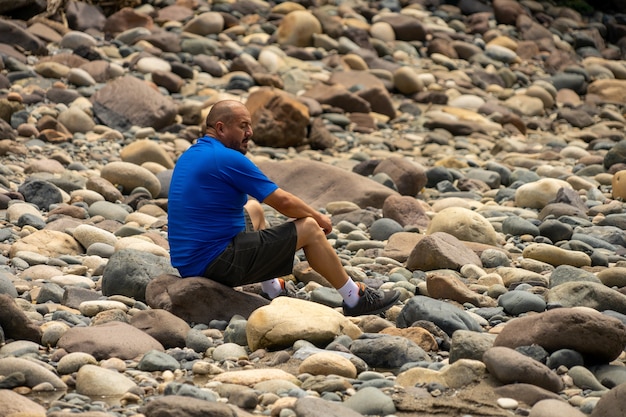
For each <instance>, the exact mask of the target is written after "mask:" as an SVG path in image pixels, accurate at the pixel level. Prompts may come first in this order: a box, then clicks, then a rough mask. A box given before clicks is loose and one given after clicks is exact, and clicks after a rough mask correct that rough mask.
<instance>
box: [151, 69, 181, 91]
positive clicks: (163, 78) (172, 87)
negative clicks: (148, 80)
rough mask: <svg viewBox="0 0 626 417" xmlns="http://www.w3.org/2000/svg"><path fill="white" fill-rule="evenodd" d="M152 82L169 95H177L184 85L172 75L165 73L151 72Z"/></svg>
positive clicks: (178, 78) (177, 77)
mask: <svg viewBox="0 0 626 417" xmlns="http://www.w3.org/2000/svg"><path fill="white" fill-rule="evenodd" d="M152 81H153V82H154V83H155V84H156V85H158V86H159V87H163V88H165V89H166V90H167V91H169V92H170V93H178V92H179V91H180V89H181V88H182V87H183V85H184V84H185V81H184V80H183V79H182V78H181V77H179V76H178V75H176V74H174V73H173V72H167V71H154V72H152Z"/></svg>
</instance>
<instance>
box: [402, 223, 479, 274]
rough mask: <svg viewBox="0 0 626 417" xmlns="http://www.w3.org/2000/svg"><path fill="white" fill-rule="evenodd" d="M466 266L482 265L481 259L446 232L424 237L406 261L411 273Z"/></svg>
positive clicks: (456, 268) (455, 268)
mask: <svg viewBox="0 0 626 417" xmlns="http://www.w3.org/2000/svg"><path fill="white" fill-rule="evenodd" d="M466 264H475V265H482V263H481V261H480V258H479V257H478V256H477V255H476V254H475V253H474V252H473V251H472V250H471V249H468V248H467V247H466V246H465V245H464V244H463V242H461V241H460V240H459V239H457V238H456V237H454V236H452V235H450V234H448V233H445V232H435V233H433V234H431V235H428V236H424V238H422V239H421V240H420V241H419V242H418V243H417V244H416V245H415V247H414V248H413V250H412V251H411V254H410V255H409V258H408V259H407V261H406V267H407V268H408V269H410V270H411V271H415V270H421V271H432V270H434V269H442V268H448V269H454V270H458V269H460V268H461V267H462V266H463V265H466Z"/></svg>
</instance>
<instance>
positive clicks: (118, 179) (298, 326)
mask: <svg viewBox="0 0 626 417" xmlns="http://www.w3.org/2000/svg"><path fill="white" fill-rule="evenodd" d="M392 3H393V2H392ZM392 3H389V2H387V3H381V5H377V4H376V5H374V4H369V3H368V4H363V5H361V4H358V5H357V4H341V5H325V6H324V7H318V6H314V5H303V4H296V3H290V2H284V3H280V4H276V5H271V4H269V3H266V2H263V1H258V2H230V3H228V2H225V3H216V4H212V5H210V7H207V6H206V5H202V4H184V5H183V4H180V5H179V4H177V5H173V6H172V5H170V6H167V7H164V5H163V4H160V3H158V2H151V1H149V2H148V3H145V4H142V5H136V6H132V5H131V6H130V7H127V8H124V9H119V8H118V7H117V6H116V5H106V7H105V10H103V9H101V8H98V7H96V6H97V5H92V4H89V3H84V2H76V3H74V4H73V5H72V7H67V8H66V9H65V17H66V19H62V18H61V15H60V14H56V15H55V14H52V15H49V16H48V19H44V18H42V17H41V16H40V17H38V18H35V19H31V18H32V17H34V14H35V13H37V10H38V8H34V7H23V5H22V4H17V3H16V4H15V5H12V4H7V5H6V8H5V9H3V11H2V13H3V17H5V19H3V20H2V23H1V24H0V26H2V28H3V30H2V32H3V33H6V34H7V36H6V37H3V39H2V40H1V41H0V50H2V54H1V55H2V57H3V59H2V61H0V69H1V70H2V71H0V132H2V138H3V139H2V140H1V141H0V155H1V157H2V164H0V188H1V190H0V191H2V192H1V193H0V212H2V214H3V216H0V218H1V219H3V220H2V222H3V223H2V228H0V245H1V248H2V252H0V305H1V308H2V312H3V314H2V317H0V386H1V387H2V388H3V389H0V402H1V403H2V404H5V405H6V407H5V408H6V410H3V411H0V416H2V415H9V414H24V415H44V414H50V415H52V414H55V415H56V414H58V413H61V412H65V411H68V410H71V412H72V413H80V412H82V413H88V412H89V413H96V412H99V413H106V414H107V415H116V416H118V417H121V416H134V415H145V416H146V417H151V416H154V415H157V414H158V413H159V412H160V410H162V409H164V407H167V409H172V410H173V411H172V412H174V413H179V414H189V413H192V411H191V410H194V411H193V412H200V413H203V414H207V415H218V414H219V415H226V413H229V415H230V414H232V409H231V408H228V406H227V404H228V405H230V406H236V407H239V408H240V409H242V410H245V412H247V413H251V414H252V413H254V414H267V415H269V414H271V415H280V416H293V415H303V416H304V415H306V416H316V415H320V416H321V415H323V416H351V415H355V416H356V415H388V416H393V415H396V413H398V415H400V414H402V413H405V412H406V413H411V412H415V413H430V414H439V413H440V411H441V410H442V409H444V407H445V409H446V410H449V414H459V415H460V414H465V415H479V414H482V412H483V411H484V410H485V408H484V407H486V408H488V409H490V413H491V414H494V415H495V414H498V413H501V412H502V411H501V410H502V409H505V410H510V411H509V412H511V413H515V414H520V415H529V416H531V417H542V416H551V415H567V416H579V415H590V416H591V417H599V416H602V417H612V416H613V415H616V416H617V414H616V413H619V411H615V410H623V409H624V408H625V407H626V404H625V403H624V402H625V400H624V398H626V395H624V393H623V392H622V391H623V386H624V384H623V383H624V381H626V376H625V373H624V360H625V359H626V355H625V354H624V348H625V347H626V316H625V315H626V295H625V294H626V293H625V292H624V288H626V282H625V281H624V277H625V276H626V274H625V273H624V271H625V270H626V249H625V248H626V239H625V238H624V229H626V221H625V219H626V207H625V205H624V202H623V200H624V197H625V196H626V169H625V167H626V165H625V163H626V141H625V140H624V139H623V136H624V129H625V127H626V117H625V116H626V115H625V111H624V105H625V104H626V101H624V97H625V96H626V82H625V81H624V79H626V61H625V60H624V57H623V51H622V50H620V48H619V47H618V46H619V45H620V44H621V43H623V40H620V39H619V38H618V37H617V35H616V34H619V33H621V32H620V30H621V27H622V24H621V23H620V20H619V16H620V13H621V14H623V13H626V9H625V8H624V6H623V5H614V7H615V8H616V9H618V10H614V11H613V12H617V13H616V14H614V15H612V14H609V13H610V12H609V11H608V10H604V9H605V7H604V5H594V6H593V7H594V8H595V9H596V10H594V14H589V15H588V14H584V13H581V12H580V11H576V10H573V9H571V8H568V7H552V6H550V7H549V6H547V5H545V4H543V3H541V4H540V3H536V2H528V1H527V2H523V5H522V3H518V2H515V1H512V0H498V1H492V2H487V3H480V4H474V3H472V2H471V1H470V2H460V3H459V4H456V5H452V4H446V5H428V6H419V7H415V5H411V7H408V6H406V5H401V4H392ZM614 3H615V2H614ZM12 7H15V10H11V8H12ZM63 7H64V6H63ZM18 8H20V10H21V12H20V13H19V15H20V18H19V19H21V18H24V20H19V19H18V18H16V17H15V16H16V15H17V13H15V15H14V11H17V9H18ZM23 10H28V11H27V12H23ZM24 13H26V14H31V15H29V16H26V15H24ZM338 17H340V18H341V20H337V19H338ZM547 26H549V27H550V30H548V29H546V27H547ZM622 49H623V48H622ZM259 97H261V98H259ZM223 98H232V99H238V100H242V101H248V100H250V102H254V101H256V100H258V101H259V102H262V103H264V104H265V103H270V102H271V101H276V102H280V103H281V106H278V108H281V109H288V112H289V113H288V114H289V117H285V114H284V113H281V111H282V110H278V109H272V108H271V106H267V105H261V106H260V107H259V108H263V109H261V110H259V111H260V112H262V116H263V117H259V118H258V119H259V122H258V123H256V125H255V134H254V144H253V146H251V150H250V152H249V156H250V157H251V159H253V161H254V162H255V163H257V164H258V165H259V166H260V167H261V169H263V170H264V171H265V172H266V173H267V174H268V175H269V176H270V178H272V179H273V180H275V181H276V182H277V183H278V184H279V185H280V186H281V187H283V188H284V189H286V190H288V191H291V192H293V193H295V194H297V195H298V196H299V197H301V198H302V199H303V200H305V201H307V202H309V203H311V204H312V205H313V206H315V207H316V208H319V209H320V210H322V211H324V212H326V213H328V214H329V215H330V216H331V218H332V220H333V225H334V230H333V232H332V233H331V234H330V235H329V236H328V238H329V240H330V241H331V243H332V245H333V247H334V248H335V249H336V251H337V253H338V254H339V256H340V259H341V260H342V262H343V264H344V267H345V269H346V271H347V272H348V274H349V275H350V276H351V277H353V279H355V280H357V281H364V282H366V283H367V284H368V285H371V286H374V287H377V288H383V289H386V288H395V289H397V290H399V291H400V292H401V298H400V302H399V304H398V305H396V306H394V307H392V308H391V309H389V310H388V311H387V312H386V313H385V314H383V315H381V316H366V317H357V318H346V317H344V316H343V315H342V314H341V297H340V295H339V294H338V292H337V291H336V290H334V289H333V288H330V287H329V286H328V285H327V283H326V282H325V280H324V279H323V278H322V277H320V276H319V275H316V273H314V271H312V270H311V269H310V267H309V266H308V264H307V263H306V258H305V257H304V255H303V254H302V253H301V252H299V253H297V256H296V257H297V259H296V267H295V269H294V273H293V275H292V276H290V277H289V278H290V279H291V280H293V282H294V285H295V286H296V288H297V298H287V297H280V298H279V299H277V300H275V301H272V302H271V303H268V302H267V301H265V300H262V299H260V298H259V297H257V296H256V295H251V294H249V293H244V292H242V291H234V290H227V289H223V288H219V287H216V286H215V285H213V284H212V283H211V282H210V281H209V280H206V279H193V278H190V279H187V280H184V281H181V280H179V279H177V278H176V274H177V271H176V270H174V269H173V268H172V267H171V265H170V264H169V252H168V249H169V247H168V242H167V195H168V191H169V190H168V187H169V178H170V177H171V172H172V169H173V167H174V166H175V163H176V160H177V158H178V156H179V155H180V154H181V153H182V152H184V151H185V150H186V149H187V148H188V147H189V146H190V144H191V142H192V141H193V140H194V139H195V138H197V137H198V136H200V135H201V130H202V123H203V121H204V118H205V117H206V114H207V111H208V108H209V107H210V106H211V105H212V104H213V103H215V102H216V101H218V100H220V99H223ZM277 125H280V126H281V128H280V129H276V126H277ZM311 178H314V179H315V181H314V182H312V181H311ZM266 209H267V210H266V215H267V217H268V221H269V222H270V223H272V222H279V221H284V220H286V219H285V218H284V217H283V216H281V215H280V214H278V213H275V212H274V211H273V210H271V209H270V208H266ZM246 290H247V291H249V292H252V293H257V294H258V292H259V291H260V288H259V286H251V287H250V288H246ZM216 292H217V294H218V295H217V296H216ZM208 300H210V301H208ZM485 374H490V376H491V377H492V378H491V379H492V380H493V382H494V383H495V384H499V385H500V386H499V387H494V386H491V385H490V386H486V385H485V384H484V383H482V382H481V381H482V380H483V379H484V376H485ZM496 392H497V393H496ZM50 394H52V397H48V396H49V395H50ZM421 397H423V398H428V401H421ZM563 400H566V401H563ZM479 405H480V407H479ZM481 407H483V408H482V409H481ZM3 413H4V414H3Z"/></svg>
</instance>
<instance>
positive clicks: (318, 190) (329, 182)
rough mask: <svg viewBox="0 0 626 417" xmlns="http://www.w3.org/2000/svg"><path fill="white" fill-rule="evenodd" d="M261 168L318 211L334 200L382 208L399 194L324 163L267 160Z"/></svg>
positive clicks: (281, 185) (261, 164)
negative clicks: (388, 200)
mask: <svg viewBox="0 0 626 417" xmlns="http://www.w3.org/2000/svg"><path fill="white" fill-rule="evenodd" d="M257 166H258V167H259V168H260V169H261V170H262V171H263V172H265V174H266V175H267V176H268V177H269V178H270V179H271V180H272V181H274V182H275V183H276V184H278V186H279V187H281V188H282V189H284V190H286V191H289V192H290V193H293V194H295V195H297V196H298V197H300V198H301V199H302V200H304V201H305V202H306V203H308V204H309V205H311V206H312V207H314V208H321V207H325V206H326V204H328V203H330V202H334V201H351V202H353V203H355V204H357V205H358V206H359V207H362V208H366V207H375V208H382V206H383V203H384V202H385V199H386V198H387V197H389V196H391V195H399V194H398V192H396V191H394V190H392V189H391V188H388V187H385V186H384V185H382V184H380V183H378V182H376V181H374V180H372V179H370V178H367V177H363V176H361V175H359V174H355V173H353V172H349V171H346V170H344V169H341V168H337V167H335V166H332V165H328V164H325V163H323V162H317V161H311V160H306V159H298V160H290V161H271V160H264V161H259V162H258V163H257Z"/></svg>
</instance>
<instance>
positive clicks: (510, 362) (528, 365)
mask: <svg viewBox="0 0 626 417" xmlns="http://www.w3.org/2000/svg"><path fill="white" fill-rule="evenodd" d="M483 362H484V364H485V365H486V366H487V370H488V371H489V373H490V374H492V375H493V376H494V377H495V378H497V379H498V380H499V381H500V382H502V383H505V384H512V383H527V384H532V385H536V386H538V387H541V388H544V389H546V390H548V391H552V392H559V391H561V390H562V389H563V381H562V380H561V378H560V377H559V376H558V375H557V374H556V373H555V372H552V370H550V368H548V367H547V366H545V365H544V364H542V363H541V362H539V361H536V360H534V359H533V358H531V357H529V356H526V355H524V354H522V353H519V352H518V351H516V350H514V349H511V348H508V347H503V346H495V347H492V348H491V349H489V350H488V351H487V352H485V354H484V355H483Z"/></svg>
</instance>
